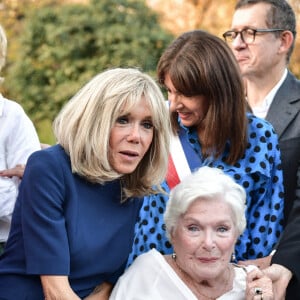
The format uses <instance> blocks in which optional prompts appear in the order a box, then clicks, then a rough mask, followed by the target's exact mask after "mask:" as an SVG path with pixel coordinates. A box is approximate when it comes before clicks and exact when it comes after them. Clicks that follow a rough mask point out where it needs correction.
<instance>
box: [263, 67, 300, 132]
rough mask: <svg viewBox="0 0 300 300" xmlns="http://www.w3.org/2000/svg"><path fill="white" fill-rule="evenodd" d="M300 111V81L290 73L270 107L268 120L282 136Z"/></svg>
mask: <svg viewBox="0 0 300 300" xmlns="http://www.w3.org/2000/svg"><path fill="white" fill-rule="evenodd" d="M299 110H300V81H299V80H297V79H296V78H295V77H294V76H293V75H292V74H291V73H290V72H288V75H287V77H286V79H285V81H284V82H283V84H282V85H281V87H280V88H279V90H278V91H277V93H276V95H275V97H274V100H273V102H272V104H271V106H270V109H269V111H268V114H267V116H266V120H267V121H269V122H270V123H271V124H272V125H273V127H274V128H275V131H276V133H277V135H278V138H280V137H281V136H282V134H283V133H284V131H285V129H286V128H287V127H288V126H289V124H290V122H291V121H292V120H293V119H294V118H295V116H296V115H297V114H298V112H299Z"/></svg>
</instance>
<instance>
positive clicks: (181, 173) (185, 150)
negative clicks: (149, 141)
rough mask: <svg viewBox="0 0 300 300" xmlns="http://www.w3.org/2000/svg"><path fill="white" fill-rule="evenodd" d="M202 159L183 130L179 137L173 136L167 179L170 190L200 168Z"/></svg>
mask: <svg viewBox="0 0 300 300" xmlns="http://www.w3.org/2000/svg"><path fill="white" fill-rule="evenodd" d="M201 165H202V162H201V159H200V157H199V155H198V154H197V153H196V151H195V150H194V149H193V147H192V146H191V144H190V142H189V140H188V136H187V135H186V133H185V130H184V129H183V128H181V129H180V132H179V133H178V135H172V137H171V145H170V155H169V165H168V173H167V177H166V181H167V184H168V186H169V188H170V189H172V188H173V187H174V186H176V185H177V184H178V183H179V182H180V181H181V180H182V179H184V178H185V177H186V176H187V175H189V174H191V172H193V171H195V170H196V169H198V168H200V167H201Z"/></svg>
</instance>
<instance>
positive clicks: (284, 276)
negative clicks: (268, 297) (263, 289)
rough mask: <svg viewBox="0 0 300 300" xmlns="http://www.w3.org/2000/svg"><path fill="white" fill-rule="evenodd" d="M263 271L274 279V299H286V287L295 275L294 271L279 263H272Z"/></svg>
mask: <svg viewBox="0 0 300 300" xmlns="http://www.w3.org/2000/svg"><path fill="white" fill-rule="evenodd" d="M263 272H264V274H266V275H267V276H268V277H270V278H271V279H272V282H273V291H274V300H284V299H285V291H286V288H287V286H288V284H289V281H290V280H291V278H292V276H293V274H292V272H291V271H290V270H288V269H287V268H285V267H284V266H281V265H278V264H272V265H271V266H270V267H268V268H267V269H265V270H263Z"/></svg>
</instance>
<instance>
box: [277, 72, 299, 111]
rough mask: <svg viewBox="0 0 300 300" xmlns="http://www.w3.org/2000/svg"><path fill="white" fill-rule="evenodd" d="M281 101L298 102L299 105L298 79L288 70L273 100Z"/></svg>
mask: <svg viewBox="0 0 300 300" xmlns="http://www.w3.org/2000/svg"><path fill="white" fill-rule="evenodd" d="M282 101H283V102H285V103H290V104H293V103H297V102H298V103H299V105H300V80H299V79H297V78H296V77H295V76H294V75H293V74H292V73H291V72H290V71H289V72H288V74H287V77H286V79H285V80H284V82H283V83H282V85H281V87H280V88H279V89H278V91H277V93H276V95H275V97H274V100H273V102H274V103H275V104H278V102H282ZM299 108H300V106H299Z"/></svg>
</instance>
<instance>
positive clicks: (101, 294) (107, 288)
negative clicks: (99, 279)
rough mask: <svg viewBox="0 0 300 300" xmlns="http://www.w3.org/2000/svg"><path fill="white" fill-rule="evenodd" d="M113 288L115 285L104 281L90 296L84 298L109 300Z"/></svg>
mask: <svg viewBox="0 0 300 300" xmlns="http://www.w3.org/2000/svg"><path fill="white" fill-rule="evenodd" d="M112 288H113V285H112V284H111V283H108V282H103V283H102V284H100V285H98V286H97V287H96V288H95V290H94V291H93V292H92V293H91V294H90V295H89V296H88V297H85V298H84V300H108V298H109V296H110V293H111V291H112Z"/></svg>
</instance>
